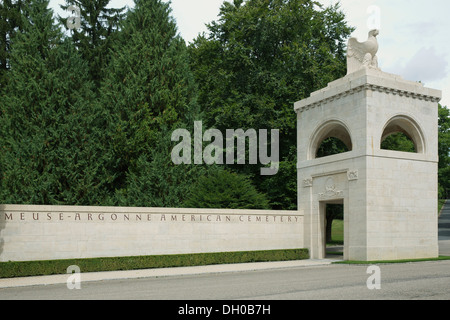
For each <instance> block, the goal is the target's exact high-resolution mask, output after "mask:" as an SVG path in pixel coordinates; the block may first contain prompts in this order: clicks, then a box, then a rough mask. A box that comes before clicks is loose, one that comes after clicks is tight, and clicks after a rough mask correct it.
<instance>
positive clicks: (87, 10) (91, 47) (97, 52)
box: [59, 0, 125, 85]
mask: <svg viewBox="0 0 450 320" xmlns="http://www.w3.org/2000/svg"><path fill="white" fill-rule="evenodd" d="M109 2H110V0H66V5H61V8H62V9H64V10H68V9H69V8H70V7H74V8H77V9H79V10H80V11H79V13H80V17H77V18H79V21H80V29H77V28H73V29H71V34H72V40H73V41H74V43H75V45H76V46H77V48H78V49H79V50H80V52H81V54H82V56H83V58H84V59H85V60H86V61H88V62H89V68H90V75H91V79H92V80H94V82H95V83H96V85H98V84H99V83H100V80H101V79H102V78H103V76H104V68H105V67H106V65H107V64H108V61H109V57H110V54H109V50H110V48H111V45H112V43H113V42H114V36H115V33H116V32H117V31H118V30H119V27H120V23H121V21H122V19H123V18H124V17H125V13H124V10H125V7H123V8H108V4H109ZM67 19H68V18H62V17H59V21H60V22H61V23H62V24H63V25H64V26H65V27H66V28H68V26H67Z"/></svg>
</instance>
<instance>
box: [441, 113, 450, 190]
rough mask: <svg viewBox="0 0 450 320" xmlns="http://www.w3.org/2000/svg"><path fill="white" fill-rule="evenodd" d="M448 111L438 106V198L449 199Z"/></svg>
mask: <svg viewBox="0 0 450 320" xmlns="http://www.w3.org/2000/svg"><path fill="white" fill-rule="evenodd" d="M449 150H450V110H449V109H448V107H444V106H441V105H439V197H440V199H448V198H449V197H450V153H449Z"/></svg>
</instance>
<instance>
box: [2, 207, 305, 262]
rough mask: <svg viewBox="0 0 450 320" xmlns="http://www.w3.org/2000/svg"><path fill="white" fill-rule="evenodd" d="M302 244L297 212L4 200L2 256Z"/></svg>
mask: <svg viewBox="0 0 450 320" xmlns="http://www.w3.org/2000/svg"><path fill="white" fill-rule="evenodd" d="M297 248H303V214H302V213H301V212H297V211H266V210H217V209H171V208H124V207H71V206H29V205H0V261H2V262H4V261H31V260H54V259H72V258H96V257H118V256H141V255H162V254H186V253H204V252H232V251H254V250H275V249H297Z"/></svg>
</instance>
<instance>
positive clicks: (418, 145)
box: [380, 114, 426, 153]
mask: <svg viewBox="0 0 450 320" xmlns="http://www.w3.org/2000/svg"><path fill="white" fill-rule="evenodd" d="M397 132H400V133H403V134H404V135H406V136H407V137H408V138H409V139H411V141H412V142H413V143H414V147H415V149H416V153H425V152H426V144H425V137H424V135H423V132H422V130H421V128H420V126H419V125H418V123H417V121H415V120H414V119H413V118H412V117H410V116H407V115H403V114H401V115H396V116H394V117H392V118H391V119H390V120H389V121H388V122H387V123H386V125H385V126H384V128H383V134H382V135H381V140H380V148H381V143H383V141H384V140H385V139H386V138H387V137H388V136H390V135H391V134H394V133H397Z"/></svg>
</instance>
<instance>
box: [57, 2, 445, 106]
mask: <svg viewBox="0 0 450 320" xmlns="http://www.w3.org/2000/svg"><path fill="white" fill-rule="evenodd" d="M230 1H231V0H230ZM318 1H319V2H320V3H322V4H325V5H327V6H328V5H330V4H334V3H336V2H338V0H318ZM339 2H340V3H341V9H342V10H343V11H344V12H345V13H346V17H347V21H348V23H349V25H351V26H354V27H356V31H355V32H354V33H353V34H352V36H355V37H357V38H358V40H360V41H365V40H366V39H367V33H368V31H369V28H370V27H372V26H373V25H377V26H378V27H379V29H380V35H379V36H378V42H379V45H380V49H379V52H378V61H379V64H380V67H381V69H382V70H383V71H385V72H390V73H395V74H399V75H401V76H402V77H403V78H405V79H407V80H413V81H419V80H420V81H422V82H423V83H424V84H425V86H427V87H431V88H435V89H439V90H442V91H443V99H442V101H441V104H443V105H446V106H448V107H450V35H449V31H450V19H449V18H448V14H449V12H450V1H448V0H430V1H420V0H395V1H392V0H341V1H339ZM64 3H65V1H64V0H50V6H51V7H52V8H53V9H54V10H55V12H56V13H59V14H61V15H62V16H68V14H67V15H64V13H63V12H62V11H61V9H60V8H59V4H64ZM133 3H134V2H133V0H111V2H110V6H111V7H122V6H125V5H128V6H130V7H132V6H133ZM171 3H172V4H171V7H172V10H173V12H172V15H173V17H174V18H175V20H176V21H177V25H178V30H179V32H180V34H181V36H182V37H183V38H184V39H185V40H186V41H187V42H190V41H192V39H194V38H195V37H196V36H197V35H198V34H199V33H201V32H207V29H206V27H205V24H206V23H210V22H211V21H213V20H216V19H217V15H218V13H219V9H220V6H221V5H222V3H223V0H172V1H171Z"/></svg>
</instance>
